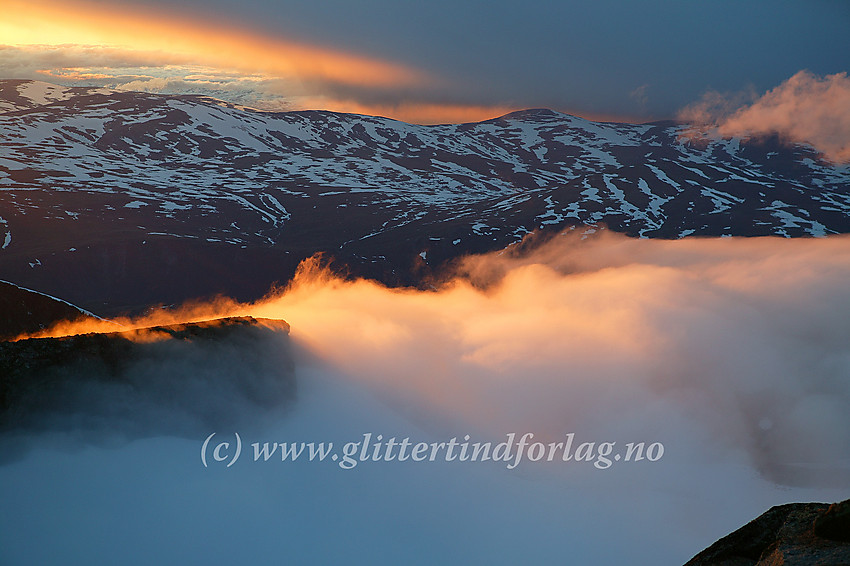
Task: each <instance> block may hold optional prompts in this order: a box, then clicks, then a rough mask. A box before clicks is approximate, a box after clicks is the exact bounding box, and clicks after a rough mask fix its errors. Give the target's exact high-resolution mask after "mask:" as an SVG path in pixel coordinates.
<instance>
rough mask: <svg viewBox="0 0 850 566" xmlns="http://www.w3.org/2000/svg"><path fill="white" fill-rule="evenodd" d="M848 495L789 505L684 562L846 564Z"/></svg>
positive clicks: (849, 554) (713, 565)
mask: <svg viewBox="0 0 850 566" xmlns="http://www.w3.org/2000/svg"><path fill="white" fill-rule="evenodd" d="M848 565H850V499H848V500H847V501H844V502H842V503H836V504H833V505H828V504H825V503H789V504H787V505H779V506H776V507H772V508H771V509H770V510H768V511H767V512H766V513H764V514H763V515H761V516H760V517H758V518H757V519H755V520H753V521H751V522H749V523H747V524H746V525H744V526H743V527H741V528H740V529H738V530H737V531H735V532H733V533H732V534H730V535H727V536H725V537H723V538H722V539H720V540H719V541H717V542H715V543H714V544H712V545H711V546H709V547H708V548H707V549H705V550H703V551H702V552H700V553H699V554H697V555H696V556H694V557H693V558H692V559H691V560H690V561H688V563H687V564H685V566H848Z"/></svg>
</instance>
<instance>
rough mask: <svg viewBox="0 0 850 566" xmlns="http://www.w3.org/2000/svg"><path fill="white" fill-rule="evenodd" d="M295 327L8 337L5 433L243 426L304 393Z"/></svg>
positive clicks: (0, 429)
mask: <svg viewBox="0 0 850 566" xmlns="http://www.w3.org/2000/svg"><path fill="white" fill-rule="evenodd" d="M288 331H289V325H287V324H286V323H285V322H283V321H278V320H262V319H254V318H250V317H244V318H224V319H218V320H211V321H206V322H197V323H190V324H180V325H172V326H160V327H152V328H145V329H142V330H136V331H130V332H115V333H106V334H85V335H79V336H69V337H64V338H33V339H28V340H21V341H18V342H0V436H2V439H5V441H8V440H9V438H12V437H19V438H20V437H23V436H25V435H27V434H30V433H33V432H57V433H62V434H67V433H72V434H78V433H81V432H82V433H83V434H90V433H94V434H95V435H104V434H106V435H110V436H115V435H118V436H121V437H123V438H127V439H131V438H140V437H148V436H155V435H162V434H165V435H174V436H190V437H195V436H196V435H198V434H208V433H209V432H212V431H214V430H216V429H217V428H220V427H233V426H237V425H242V424H243V423H245V422H250V421H252V420H253V419H256V418H257V417H259V416H261V415H263V414H265V413H268V412H270V411H277V410H280V409H282V408H283V407H285V406H286V405H287V404H288V403H290V402H291V401H292V400H293V399H294V397H295V378H294V373H293V363H292V358H291V355H290V346H289V336H288ZM7 455H8V454H7Z"/></svg>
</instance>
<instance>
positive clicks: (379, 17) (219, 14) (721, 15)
mask: <svg viewBox="0 0 850 566" xmlns="http://www.w3.org/2000/svg"><path fill="white" fill-rule="evenodd" d="M3 4H4V10H3V11H4V18H3V21H2V22H0V50H2V51H0V78H34V79H40V80H47V81H49V82H54V83H59V84H64V85H97V86H109V87H112V88H124V89H131V90H144V91H150V92H166V93H198V94H208V95H212V96H216V97H218V98H222V99H225V100H229V101H231V102H236V103H239V104H245V105H247V106H253V107H257V108H261V109H266V110H296V109H328V110H337V111H351V112H359V113H366V114H376V115H384V116H389V117H393V118H397V119H402V120H406V121H410V122H419V123H438V122H462V121H473V120H480V119H486V118H490V117H494V116H498V115H501V114H504V113H506V112H509V111H511V110H516V109H522V108H538V107H547V108H552V109H554V110H559V111H562V112H567V113H570V114H576V115H580V116H583V117H587V118H591V119H606V120H620V121H630V122H643V121H650V120H656V119H673V118H676V117H678V116H680V115H681V113H682V112H683V109H685V110H687V109H688V108H691V107H692V106H693V105H694V104H699V103H701V101H704V98H705V97H706V96H715V97H716V96H722V97H724V100H730V101H738V102H739V104H738V107H739V106H740V105H741V104H743V103H748V102H752V101H753V100H757V99H758V97H759V96H762V95H764V94H765V93H767V92H768V91H769V90H771V89H774V88H777V87H779V86H781V85H783V84H784V83H785V81H788V80H789V79H791V77H793V76H794V75H795V74H797V73H800V72H807V73H809V74H810V76H812V77H816V78H820V79H823V80H827V79H826V77H830V76H835V75H839V74H840V73H846V71H848V70H850V56H848V53H850V34H847V33H846V30H847V26H848V24H850V4H848V3H847V2H841V1H828V0H821V1H814V2H776V1H751V2H735V1H717V2H685V1H661V0H651V1H647V2H640V3H638V2H623V1H613V0H602V1H598V2H584V1H572V0H569V1H558V2H531V3H525V4H523V5H519V4H518V3H516V2H508V1H506V0H490V1H487V2H484V1H462V2H456V1H448V0H432V1H430V2H387V1H385V0H380V1H379V0H365V1H358V2H350V1H346V0H313V1H302V0H297V1H288V2H279V1H271V0H241V1H239V2H234V1H232V0H180V1H173V0H169V1H165V0H145V1H141V0H110V1H109V2H106V1H92V0H89V1H87V2H78V1H68V0H48V1H45V0H26V1H23V0H3ZM738 107H736V108H735V109H737V108H738Z"/></svg>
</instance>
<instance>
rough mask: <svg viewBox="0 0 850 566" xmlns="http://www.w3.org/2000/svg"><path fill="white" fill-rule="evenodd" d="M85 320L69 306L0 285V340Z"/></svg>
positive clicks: (19, 289)
mask: <svg viewBox="0 0 850 566" xmlns="http://www.w3.org/2000/svg"><path fill="white" fill-rule="evenodd" d="M85 318H89V316H88V315H87V314H86V313H85V312H84V311H82V310H80V309H79V308H77V307H75V306H73V305H70V304H68V303H65V302H63V301H60V300H57V299H55V298H53V297H49V296H47V295H42V294H41V293H36V292H34V291H30V290H28V289H21V288H20V287H18V286H16V285H12V284H10V283H6V282H3V281H0V340H8V339H11V338H15V337H16V336H20V335H21V334H33V333H35V332H38V331H39V330H44V329H46V328H48V327H50V326H52V325H53V324H55V323H56V322H59V321H62V320H79V319H85Z"/></svg>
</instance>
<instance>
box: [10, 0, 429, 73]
mask: <svg viewBox="0 0 850 566" xmlns="http://www.w3.org/2000/svg"><path fill="white" fill-rule="evenodd" d="M3 12H4V14H3V19H2V21H0V43H3V44H7V45H52V46H57V45H99V46H112V47H121V48H124V49H128V50H133V51H146V52H160V53H162V55H163V56H164V59H166V60H168V59H173V58H174V57H175V56H178V57H180V56H182V57H185V58H186V59H191V61H192V62H193V63H194V64H198V65H208V66H213V67H219V68H227V69H236V70H239V71H242V72H247V73H263V74H267V75H269V76H277V77H280V76H282V77H291V78H296V79H301V80H305V81H328V82H332V83H338V84H342V85H350V86H367V87H376V86H377V87H398V86H415V85H419V84H422V83H423V82H424V81H426V80H427V77H426V76H425V75H424V74H423V73H421V72H419V71H416V70H414V69H409V68H407V67H404V66H402V65H398V64H395V63H391V62H388V61H381V60H377V59H372V58H368V57H363V56H358V55H353V54H349V53H343V52H339V51H333V50H330V49H325V48H321V47H317V46H311V45H305V44H301V43H295V42H288V41H283V40H280V39H276V38H270V37H263V36H261V35H257V34H254V33H250V32H248V31H243V30H240V29H238V28H237V27H235V26H233V27H224V26H221V25H213V24H204V23H196V22H188V21H180V20H175V19H171V18H169V19H166V18H164V17H156V16H153V15H151V14H147V13H142V12H138V11H130V10H126V9H124V10H116V9H104V6H103V5H93V4H87V3H80V2H49V1H48V2H37V1H36V2H34V1H32V0H28V1H19V0H9V1H6V2H4V6H3Z"/></svg>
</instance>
